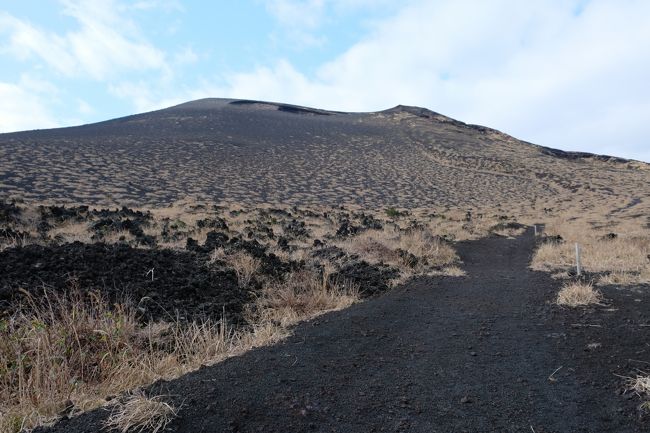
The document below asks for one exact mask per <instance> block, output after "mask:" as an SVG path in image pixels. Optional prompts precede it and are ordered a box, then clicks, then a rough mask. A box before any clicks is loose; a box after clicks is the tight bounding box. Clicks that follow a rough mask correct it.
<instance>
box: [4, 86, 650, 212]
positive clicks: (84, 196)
mask: <svg viewBox="0 0 650 433" xmlns="http://www.w3.org/2000/svg"><path fill="white" fill-rule="evenodd" d="M648 185H650V170H649V169H648V165H647V164H645V163H641V162H636V161H628V160H624V159H621V158H614V157H608V156H598V155H591V154H585V153H571V152H563V151H559V150H554V149H549V148H545V147H541V146H536V145H533V144H530V143H526V142H523V141H520V140H517V139H515V138H512V137H510V136H508V135H506V134H503V133H501V132H498V131H496V130H493V129H490V128H486V127H482V126H476V125H468V124H465V123H462V122H459V121H457V120H453V119H450V118H448V117H445V116H443V115H441V114H438V113H435V112H433V111H429V110H427V109H424V108H417V107H407V106H397V107H395V108H392V109H389V110H385V111H380V112H374V113H343V112H333V111H325V110H318V109H312V108H306V107H298V106H294V105H288V104H278V103H269V102H259V101H247V100H231V99H202V100H198V101H193V102H188V103H185V104H181V105H177V106H175V107H171V108H167V109H164V110H159V111H153V112H150V113H144V114H138V115H134V116H128V117H124V118H119V119H114V120H109V121H105V122H100V123H95V124H90V125H84V126H78V127H71V128H60V129H49V130H38V131H28V132H18V133H11V134H0V199H1V198H4V199H6V198H9V197H18V198H24V199H27V200H56V201H69V202H83V203H91V204H102V203H122V202H123V203H137V204H141V205H164V204H168V203H169V202H171V201H174V200H180V199H185V198H187V197H188V196H198V197H202V198H205V199H209V200H227V201H241V202H246V203H278V202H279V203H292V204H327V205H337V204H344V203H345V204H352V203H356V204H359V205H362V206H366V207H373V208H377V207H384V206H398V207H466V208H486V207H499V206H501V207H503V208H514V207H515V206H519V207H526V206H537V207H542V206H543V207H552V206H562V204H563V203H583V207H585V208H589V207H590V206H591V207H593V206H605V205H606V206H609V207H610V208H611V210H613V211H616V209H620V208H623V207H625V206H626V203H628V205H632V206H633V204H632V203H634V202H635V201H636V202H639V201H643V200H646V198H647V197H648V195H650V191H649V190H650V188H648ZM646 201H647V200H646Z"/></svg>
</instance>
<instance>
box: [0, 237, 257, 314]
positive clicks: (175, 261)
mask: <svg viewBox="0 0 650 433" xmlns="http://www.w3.org/2000/svg"><path fill="white" fill-rule="evenodd" d="M205 262H206V258H205V257H200V256H198V255H197V254H196V253H193V252H185V251H172V250H147V249H137V248H132V247H129V246H126V245H106V244H101V243H98V244H82V243H80V242H75V243H72V244H64V245H60V246H49V247H44V246H39V245H28V246H25V247H20V248H11V249H7V250H4V251H2V252H0V311H1V310H4V309H7V308H8V307H9V306H10V305H11V303H12V301H16V300H17V298H18V296H19V295H20V294H19V292H18V291H17V289H18V288H25V289H28V290H29V291H31V292H32V293H34V294H39V293H42V290H43V288H44V287H47V288H49V289H51V290H57V291H63V290H71V289H73V288H74V287H78V288H80V289H82V290H84V291H85V290H98V291H100V292H101V293H103V294H105V295H106V296H108V297H109V298H110V299H112V300H117V301H121V300H130V301H132V302H134V303H136V304H137V307H138V309H139V311H140V312H141V313H142V315H143V316H144V317H146V318H151V319H164V320H175V319H177V318H180V319H188V320H189V319H200V318H207V317H212V318H217V319H218V318H220V317H221V315H222V313H223V311H224V310H225V311H226V313H227V318H228V320H230V321H233V322H234V323H238V322H240V321H241V320H242V319H241V312H242V306H243V305H244V304H245V303H247V302H249V301H250V296H251V295H250V293H249V292H248V291H247V290H243V289H240V288H239V287H238V285H237V277H236V275H235V274H234V272H233V271H232V270H227V269H220V268H218V267H214V266H212V267H210V266H208V265H207V264H206V263H205ZM151 269H153V279H152V276H151V273H150V272H149V271H150V270H151Z"/></svg>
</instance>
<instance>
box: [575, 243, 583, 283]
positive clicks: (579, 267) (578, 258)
mask: <svg viewBox="0 0 650 433" xmlns="http://www.w3.org/2000/svg"><path fill="white" fill-rule="evenodd" d="M576 274H577V275H578V276H580V275H581V274H582V268H581V266H580V244H578V243H577V242H576Z"/></svg>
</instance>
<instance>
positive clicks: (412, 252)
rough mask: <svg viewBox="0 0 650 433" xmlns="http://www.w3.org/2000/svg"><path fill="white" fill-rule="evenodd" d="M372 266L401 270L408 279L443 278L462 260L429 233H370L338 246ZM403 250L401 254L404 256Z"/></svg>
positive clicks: (421, 231) (381, 231)
mask: <svg viewBox="0 0 650 433" xmlns="http://www.w3.org/2000/svg"><path fill="white" fill-rule="evenodd" d="M337 245H338V246H339V247H341V248H343V249H344V250H346V251H348V252H350V253H352V254H357V255H358V256H359V257H360V258H362V259H363V260H366V261H367V262H369V263H372V264H378V263H384V264H388V265H392V266H395V267H397V268H399V269H400V270H401V271H402V272H403V273H404V274H405V276H406V277H408V276H411V275H417V274H432V275H433V274H436V275H440V270H441V269H450V270H452V271H454V272H455V273H457V270H454V269H453V268H451V267H450V265H452V264H453V263H455V262H456V261H458V256H457V255H456V252H455V251H454V249H453V248H452V247H451V246H450V245H449V244H447V243H446V242H444V241H442V240H441V239H440V238H439V237H436V236H433V235H432V234H431V232H429V231H428V230H424V229H423V230H411V231H408V232H406V233H402V232H400V231H398V230H393V229H390V228H385V229H384V230H367V231H365V232H363V233H361V234H360V235H358V236H354V237H352V238H350V239H348V240H346V241H343V242H339V243H338V244H337ZM400 251H401V254H400Z"/></svg>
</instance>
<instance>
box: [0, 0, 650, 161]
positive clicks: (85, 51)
mask: <svg viewBox="0 0 650 433" xmlns="http://www.w3.org/2000/svg"><path fill="white" fill-rule="evenodd" d="M0 56H1V57H0V58H1V59H2V60H1V61H2V63H1V66H2V67H1V68H0V131H3V132H8V131H16V130H23V129H34V128H47V127H55V126H68V125H76V124H81V123H88V122H94V121H99V120H106V119H108V118H113V117H119V116H123V115H127V114H133V113H136V112H142V111H148V110H153V109H157V108H162V107H166V106H170V105H174V104H176V103H180V102H184V101H187V100H191V99H197V98H202V97H234V98H247V99H261V100H271V101H279V102H288V103H294V104H300V105H308V106H315V107H319V108H328V109H335V110H347V111H374V110H382V109H386V108H389V107H392V106H395V105H397V104H406V105H418V106H424V107H427V108H429V109H432V110H434V111H437V112H440V113H443V114H445V115H448V116H451V117H454V118H456V119H459V120H462V121H465V122H468V123H477V124H482V125H487V126H490V127H493V128H497V129H500V130H502V131H504V132H507V133H509V134H511V135H514V136H516V137H517V138H520V139H523V140H527V141H531V142H534V143H537V144H542V145H546V146H551V147H557V148H561V149H566V150H581V151H589V152H595V153H605V154H613V155H618V156H624V157H630V158H635V159H641V160H645V161H650V138H649V137H650V134H649V133H648V129H649V126H650V83H649V82H648V81H650V1H647V0H591V1H590V0H528V1H519V0H402V1H399V2H396V1H388V0H374V1H373V0H238V1H228V2H226V1H215V2H204V1H198V0H187V1H180V0H136V1H127V0H85V1H82V0H60V1H55V0H21V1H8V0H7V1H3V2H2V3H0Z"/></svg>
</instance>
